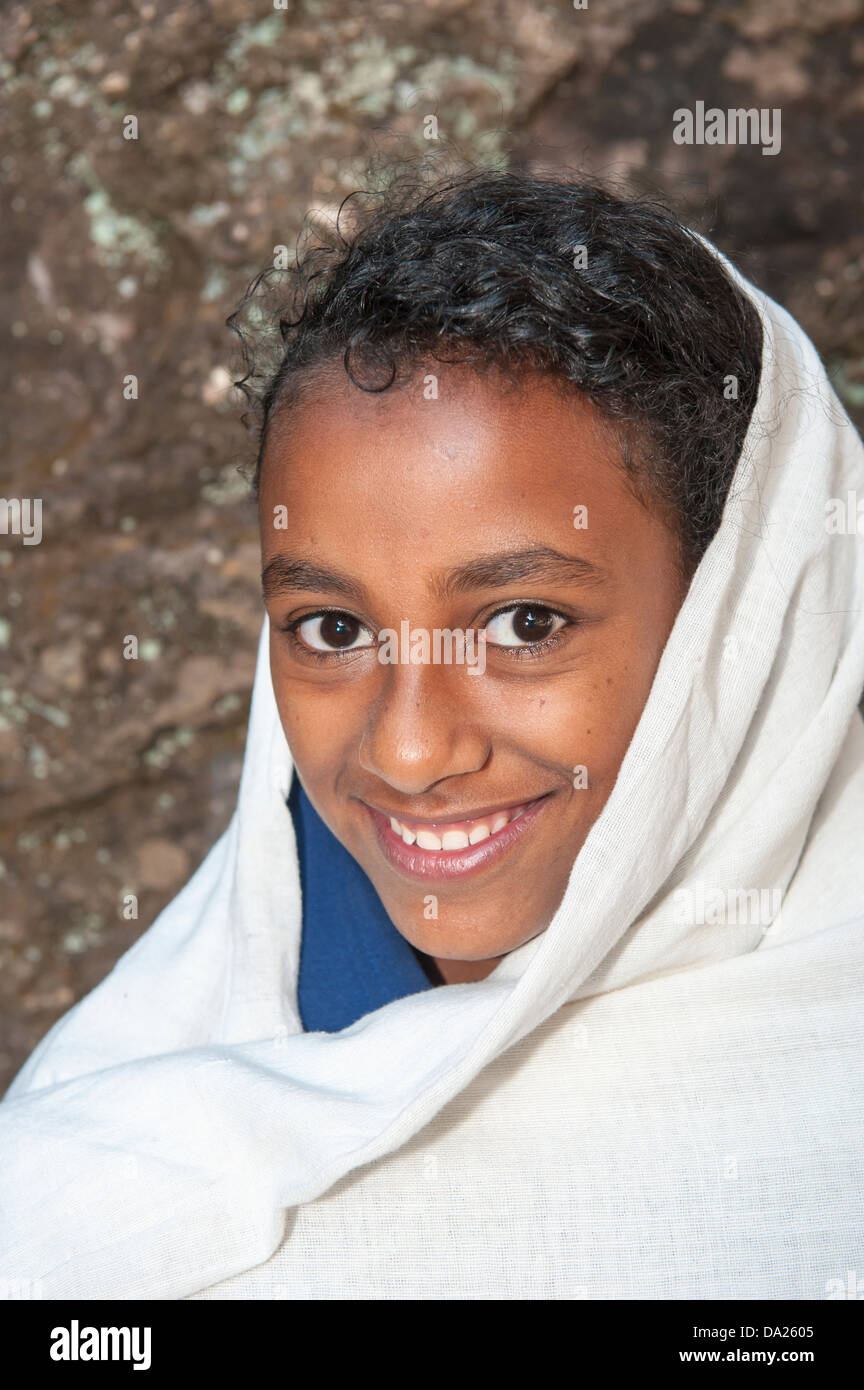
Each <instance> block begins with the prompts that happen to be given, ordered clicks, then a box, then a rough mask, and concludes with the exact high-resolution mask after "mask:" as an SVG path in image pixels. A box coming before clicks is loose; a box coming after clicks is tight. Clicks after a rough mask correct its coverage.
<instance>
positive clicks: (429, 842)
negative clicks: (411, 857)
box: [390, 806, 525, 852]
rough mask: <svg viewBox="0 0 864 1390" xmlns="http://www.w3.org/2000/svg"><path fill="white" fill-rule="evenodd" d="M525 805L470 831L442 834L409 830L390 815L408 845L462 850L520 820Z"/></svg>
mask: <svg viewBox="0 0 864 1390" xmlns="http://www.w3.org/2000/svg"><path fill="white" fill-rule="evenodd" d="M524 812H525V807H524V806H520V807H519V809H518V810H517V811H514V812H513V813H512V814H511V813H510V812H508V811H498V812H497V814H496V815H495V816H493V818H492V821H491V822H489V823H487V822H486V821H477V822H476V823H475V824H474V825H473V826H472V827H471V829H470V830H469V831H467V832H466V831H464V830H444V831H442V832H441V835H440V836H439V835H436V834H435V833H434V832H433V831H431V830H409V829H408V827H407V825H403V824H402V823H401V821H398V820H397V819H396V817H395V816H391V817H390V826H391V829H392V830H393V833H394V834H396V835H399V836H401V838H402V840H403V841H404V843H405V844H406V845H413V844H416V845H417V848H418V849H429V850H435V851H439V852H440V851H441V850H460V849H468V847H469V845H479V844H480V842H481V840H488V839H489V836H490V835H497V833H498V831H499V830H503V829H504V826H505V825H509V824H510V822H511V821H512V820H518V819H519V817H520V816H521V815H524Z"/></svg>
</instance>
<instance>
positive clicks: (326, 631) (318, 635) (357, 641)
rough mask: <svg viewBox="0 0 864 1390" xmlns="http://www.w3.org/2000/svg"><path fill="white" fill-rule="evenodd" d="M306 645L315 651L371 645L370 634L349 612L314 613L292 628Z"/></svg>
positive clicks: (343, 650)
mask: <svg viewBox="0 0 864 1390" xmlns="http://www.w3.org/2000/svg"><path fill="white" fill-rule="evenodd" d="M294 631H295V633H296V634H297V636H298V637H299V639H300V641H301V642H303V643H304V644H305V645H306V646H307V647H311V648H312V650H313V651H316V652H334V651H335V652H345V651H351V650H356V649H357V648H359V647H371V646H372V636H371V633H370V632H369V629H368V628H366V627H364V626H363V624H362V623H361V622H358V620H357V618H352V616H351V614H350V613H315V614H313V615H312V616H311V617H309V618H304V619H303V621H302V622H300V623H298V624H297V626H296V627H295V628H294Z"/></svg>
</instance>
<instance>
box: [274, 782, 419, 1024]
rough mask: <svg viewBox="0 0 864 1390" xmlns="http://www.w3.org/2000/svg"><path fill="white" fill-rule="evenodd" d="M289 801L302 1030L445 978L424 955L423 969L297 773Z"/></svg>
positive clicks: (345, 1020) (343, 1019) (346, 1019)
mask: <svg viewBox="0 0 864 1390" xmlns="http://www.w3.org/2000/svg"><path fill="white" fill-rule="evenodd" d="M288 806H289V809H290V811H291V817H292V819H293V821H294V832H295V835H296V837H297V852H298V856H299V860H300V889H301V893H302V898H303V925H302V939H301V945H300V979H299V983H298V1004H299V1008H300V1019H301V1022H302V1024H303V1028H304V1030H305V1031H306V1032H307V1033H318V1032H320V1033H338V1032H339V1031H340V1030H341V1029H342V1028H347V1027H348V1026H349V1024H351V1023H354V1022H355V1020H356V1019H358V1018H362V1017H363V1015H364V1014H368V1013H372V1011H373V1010H374V1009H380V1008H381V1007H382V1006H383V1005H384V1004H389V1003H390V1002H391V1001H392V1000H394V999H402V998H404V996H405V995H406V994H417V993H419V991H420V990H421V989H431V988H432V987H433V984H434V983H442V981H441V980H440V978H439V979H437V980H436V979H435V973H434V972H435V966H434V963H433V962H431V961H429V959H428V957H426V958H425V960H426V961H427V965H426V967H425V968H424V965H423V964H422V963H421V961H422V960H423V959H424V958H423V957H422V956H421V953H420V952H419V951H415V949H414V947H413V946H412V945H411V943H410V942H408V941H406V940H405V938H404V936H401V935H400V933H399V932H398V931H397V930H396V928H395V927H394V925H393V923H392V922H391V921H390V918H389V917H388V916H387V913H386V912H385V911H384V907H383V905H382V903H381V899H380V898H379V897H378V894H377V893H376V892H375V889H374V887H373V886H372V883H371V882H370V880H369V879H368V878H367V876H366V874H365V873H364V872H363V870H362V869H361V868H360V865H359V864H358V863H357V860H356V859H354V857H353V856H352V855H350V854H349V853H348V851H347V849H345V847H344V845H342V844H340V842H339V841H338V840H337V839H336V837H335V835H332V834H331V832H330V831H329V830H328V829H327V826H326V825H325V824H324V822H323V821H322V819H321V817H320V816H319V815H318V813H317V811H316V810H315V808H314V807H313V805H312V803H311V802H310V800H309V798H308V796H307V795H306V793H305V792H304V791H303V788H302V787H301V785H300V781H299V779H298V777H297V776H296V774H295V776H294V781H293V783H292V786H291V791H290V793H289V796H288ZM426 969H428V970H429V971H430V975H429V976H427V974H426ZM430 976H431V978H430Z"/></svg>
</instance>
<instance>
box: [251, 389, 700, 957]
mask: <svg viewBox="0 0 864 1390" xmlns="http://www.w3.org/2000/svg"><path fill="white" fill-rule="evenodd" d="M433 366H434V370H435V374H436V377H437V398H431V399H429V398H427V397H430V396H434V388H433V387H432V385H431V384H430V379H429V377H428V376H425V377H424V376H423V374H422V373H421V374H419V375H418V377H417V379H416V382H411V383H408V384H407V385H406V386H404V387H399V388H396V389H390V390H388V391H385V392H383V393H381V394H380V395H377V396H372V395H369V394H366V393H363V392H362V391H360V390H358V389H357V388H355V387H354V386H352V385H351V384H350V382H349V381H348V379H347V378H346V377H345V376H344V374H342V375H341V376H339V377H335V378H334V377H332V376H328V377H325V378H322V379H321V381H320V383H319V384H318V385H317V386H316V387H315V388H313V389H312V390H311V391H310V392H309V393H308V395H307V396H306V397H305V403H303V404H300V405H296V406H294V407H292V408H291V409H287V410H285V411H283V412H282V414H281V415H280V414H277V415H276V416H275V417H274V418H273V420H272V422H271V425H270V430H269V434H268V440H267V447H266V451H265V457H264V461H263V467H262V475H261V487H260V509H259V515H260V528H261V547H262V565H263V575H264V593H265V600H266V604H267V610H268V613H269V617H270V633H271V636H270V662H271V669H272V672H273V684H274V689H275V695H276V703H277V705H278V708H279V714H280V717H281V720H282V725H283V728H284V730H285V735H286V738H287V740H288V744H289V746H290V748H291V752H292V755H293V758H294V762H295V765H296V769H297V773H298V775H299V777H300V780H301V782H302V784H303V787H304V789H305V790H306V792H307V794H308V796H309V799H310V801H311V802H312V804H313V806H314V807H315V809H316V811H317V812H318V814H319V815H320V816H321V818H322V820H324V821H325V823H326V824H327V825H328V826H329V828H330V830H331V831H332V832H333V834H334V835H336V836H337V838H338V839H339V840H340V841H341V842H342V844H343V845H344V846H345V847H346V849H348V850H349V851H350V853H351V854H352V855H353V856H354V858H355V859H356V860H357V862H358V863H359V864H360V865H361V867H362V868H363V869H364V871H365V872H366V874H367V875H368V877H369V878H370V879H371V881H372V883H373V884H374V886H375V888H376V890H377V892H378V895H379V897H380V899H381V901H382V903H383V905H384V907H385V909H386V911H387V913H388V915H389V916H390V918H391V920H392V921H393V923H394V924H395V926H396V927H397V928H398V930H399V931H400V932H401V934H402V935H403V936H404V937H406V938H407V940H408V941H410V942H411V944H412V945H413V946H415V947H417V948H418V949H419V950H421V951H423V952H426V953H427V954H429V955H430V956H433V957H436V958H437V959H438V960H444V961H471V962H475V961H484V962H491V961H494V960H495V959H497V958H498V957H500V956H501V955H503V954H504V953H506V952H508V951H511V950H513V949H515V948H516V947H517V946H520V945H522V943H523V942H525V941H527V940H529V939H530V938H531V937H533V936H535V935H536V934H537V933H538V932H541V931H543V930H544V928H545V927H546V926H548V924H549V922H550V921H551V919H552V916H553V914H554V913H555V910H556V909H557V907H558V905H559V903H560V901H561V899H562V897H563V894H564V890H565V888H566V886H567V880H568V877H569V874H570V870H571V867H572V865H573V861H574V859H575V857H576V855H577V854H578V852H579V850H580V848H581V846H582V844H583V842H584V840H585V837H586V835H587V833H588V831H589V829H590V827H591V825H592V824H593V822H594V821H595V820H596V819H597V817H598V815H599V814H600V812H601V810H602V809H603V806H604V804H605V802H606V799H607V797H608V796H609V793H610V791H611V788H612V786H613V783H614V781H615V777H616V775H617V773H618V769H619V767H620V764H621V761H622V758H623V757H624V753H625V751H626V749H627V746H628V744H629V742H630V739H631V736H632V734H633V732H634V730H635V728H636V725H637V723H638V721H639V716H640V714H641V712H642V708H643V706H644V704H645V700H646V698H647V696H648V692H649V689H650V687H651V682H652V679H653V677H654V673H655V670H656V668H657V664H658V661H659V659H660V655H661V653H662V651H663V647H664V644H665V642H666V639H667V637H668V635H669V632H670V630H671V628H672V625H673V622H674V620H675V615H676V613H677V610H678V608H679V606H680V604H681V601H682V599H683V597H684V593H685V592H686V581H685V580H683V579H682V576H681V574H680V572H679V570H678V568H677V566H676V555H677V549H676V541H675V537H674V535H673V534H672V532H671V530H670V529H669V528H668V527H667V525H666V524H665V523H664V522H663V521H662V520H661V519H660V518H659V516H658V515H656V514H655V513H654V511H653V510H650V511H649V510H648V509H646V507H645V506H644V505H643V504H641V503H640V502H639V501H638V500H637V499H636V498H635V497H634V496H633V494H632V492H631V491H630V489H629V488H628V486H627V481H626V475H625V473H624V471H623V468H622V465H621V463H620V456H619V454H618V451H617V449H616V446H615V444H614V442H613V440H612V439H611V438H610V437H609V435H608V433H606V432H605V431H604V430H603V429H602V428H601V425H600V422H599V420H598V417H597V416H596V415H595V413H594V411H593V410H592V408H591V407H590V406H589V405H587V404H586V403H584V402H582V401H581V400H579V399H575V398H572V397H571V398H569V399H564V398H562V397H561V396H560V395H559V394H558V392H557V391H556V389H555V387H554V385H553V384H551V383H550V382H549V381H548V380H547V379H544V378H543V377H542V376H539V375H533V374H532V375H529V376H527V377H526V378H525V379H524V386H521V387H520V389H519V390H518V391H517V390H514V389H512V388H509V389H508V388H507V387H506V386H505V385H504V384H503V382H502V381H501V379H500V378H499V376H498V375H497V374H494V373H492V374H489V375H488V376H478V375H476V374H474V373H473V372H471V371H470V370H469V369H468V368H466V367H461V368H460V367H456V366H453V367H444V366H443V365H441V364H440V363H436V364H433ZM427 370H428V371H431V370H432V368H428V369H424V371H427ZM322 610H323V614H324V615H323V616H322ZM289 629H293V632H292V631H290V630H289ZM384 629H390V630H391V633H392V637H391V638H390V640H389V641H388V640H387V634H386V633H384V632H383V630H384ZM445 629H449V630H450V632H451V633H452V632H453V631H454V630H455V631H456V632H457V634H458V633H467V638H466V641H465V645H464V646H461V645H460V640H459V637H458V635H457V637H456V638H452V637H451V639H450V641H449V643H448V639H447V638H446V636H444V635H443V634H444V631H445ZM481 630H482V631H483V633H484V634H485V643H484V642H483V641H482V640H480V641H479V642H477V643H476V645H475V638H476V634H477V633H478V632H479V631H481ZM436 632H437V634H438V637H437V640H436V635H435V634H436ZM424 633H425V634H426V637H425V638H424V636H423V634H424ZM412 654H413V659H412ZM448 657H449V660H448ZM403 658H404V659H403ZM472 668H473V669H472ZM391 817H392V818H393V821H395V822H398V827H394V826H393V825H392V824H391ZM489 968H491V966H490V967H489ZM475 973H478V974H479V973H485V972H483V971H477V972H475Z"/></svg>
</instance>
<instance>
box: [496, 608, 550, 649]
mask: <svg viewBox="0 0 864 1390" xmlns="http://www.w3.org/2000/svg"><path fill="white" fill-rule="evenodd" d="M565 623H566V619H565V618H563V617H562V616H561V614H560V613H553V611H552V609H551V608H543V607H542V606H541V605H540V604H530V603H520V604H518V605H516V606H514V607H513V608H506V609H504V610H503V612H501V613H496V614H495V615H494V616H493V617H492V618H490V619H489V622H488V623H487V624H486V633H487V639H486V640H487V641H488V642H490V643H491V644H492V645H493V646H496V647H518V646H519V645H520V644H523V643H524V644H526V645H528V644H531V643H534V642H544V641H546V640H547V639H548V638H549V637H552V636H553V635H554V634H555V633H556V632H558V631H559V629H560V628H562V627H563V626H564V625H565Z"/></svg>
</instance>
